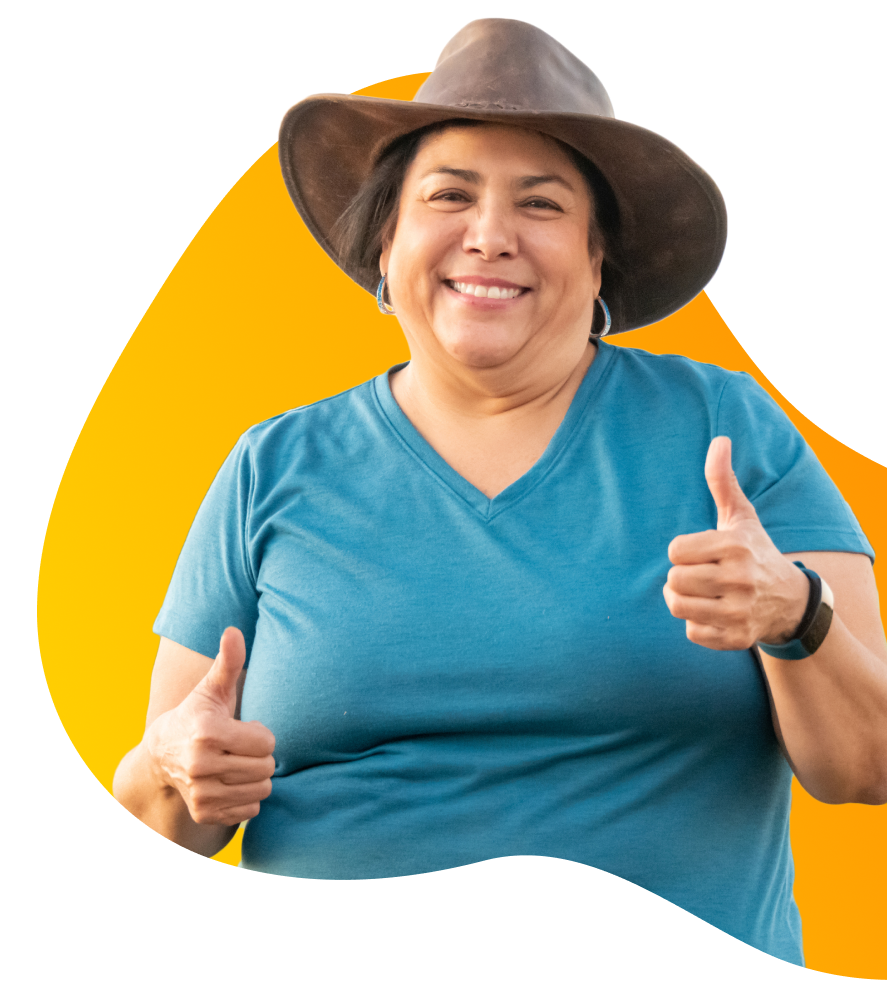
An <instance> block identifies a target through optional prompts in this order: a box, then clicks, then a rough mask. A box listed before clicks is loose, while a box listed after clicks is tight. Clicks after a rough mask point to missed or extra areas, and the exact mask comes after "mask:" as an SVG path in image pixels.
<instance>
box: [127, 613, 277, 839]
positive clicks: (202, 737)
mask: <svg viewBox="0 0 887 984" xmlns="http://www.w3.org/2000/svg"><path fill="white" fill-rule="evenodd" d="M245 661H246V646H245V644H244V641H243V635H242V634H241V632H240V630H239V629H235V628H228V629H225V632H224V633H223V635H222V640H221V645H220V647H219V654H218V656H217V657H216V659H215V661H214V663H213V665H212V667H211V668H210V671H209V673H207V675H206V676H205V677H204V678H203V679H202V680H201V681H200V683H198V684H197V686H196V687H195V688H194V689H193V690H192V691H191V693H190V694H188V696H187V697H186V698H185V699H184V700H183V701H182V703H181V704H179V705H178V707H175V708H173V709H172V710H170V711H167V712H166V713H165V714H162V715H161V716H160V717H158V718H157V720H156V721H155V722H154V724H153V725H152V726H151V728H150V729H149V732H148V735H147V736H146V737H147V738H148V750H149V754H150V756H151V760H152V762H153V764H154V768H155V774H156V777H157V779H158V781H159V782H160V783H161V784H162V785H164V786H166V787H167V788H170V789H175V790H177V791H178V793H179V794H180V795H181V797H182V799H183V800H184V801H185V804H186V806H187V807H188V811H189V813H190V814H191V817H192V819H193V820H195V821H196V822H197V823H207V824H225V825H227V826H233V825H235V824H239V823H241V822H242V821H243V820H250V819H252V818H253V817H254V816H256V814H257V813H258V812H259V805H260V804H261V801H262V800H263V799H266V798H267V797H268V796H270V795H271V776H272V774H273V772H274V755H273V754H272V753H273V752H274V735H273V734H272V733H271V732H270V731H269V730H268V728H266V727H265V726H264V725H263V724H260V723H259V722H258V721H238V720H237V719H236V718H235V716H234V714H235V709H236V706H237V682H238V679H239V677H240V674H241V671H242V670H243V664H244V662H245Z"/></svg>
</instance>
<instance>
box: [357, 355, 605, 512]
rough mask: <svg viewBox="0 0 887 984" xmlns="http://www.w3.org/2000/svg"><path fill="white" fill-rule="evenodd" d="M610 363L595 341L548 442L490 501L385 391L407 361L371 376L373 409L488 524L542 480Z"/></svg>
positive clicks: (569, 438)
mask: <svg viewBox="0 0 887 984" xmlns="http://www.w3.org/2000/svg"><path fill="white" fill-rule="evenodd" d="M612 359H613V349H612V347H611V346H609V345H607V344H606V343H600V342H599V343H598V350H597V355H596V356H595V358H594V361H593V362H592V364H591V365H590V366H589V368H588V371H587V372H586V373H585V377H584V378H583V380H582V382H581V383H580V384H579V388H578V389H577V390H576V393H575V395H574V396H573V399H572V401H571V403H570V406H569V409H568V410H567V412H566V414H565V415H564V419H563V420H562V421H561V423H560V425H559V426H558V429H557V430H556V431H555V432H554V435H553V437H552V438H551V440H550V441H549V442H548V447H546V449H545V450H544V451H543V452H542V455H541V456H540V457H539V459H538V460H537V461H536V462H535V464H534V465H533V466H532V467H531V468H530V469H529V470H528V471H526V472H524V474H523V475H521V477H520V478H518V479H517V480H516V481H515V482H512V483H511V485H509V486H507V487H506V488H504V489H503V490H502V491H501V492H500V493H499V494H498V495H497V496H495V497H494V498H492V499H489V498H488V497H487V496H485V495H484V493H483V492H481V490H480V489H479V488H477V486H475V485H472V484H471V482H469V481H468V479H466V478H463V477H462V476H461V475H460V474H459V472H457V471H456V469H455V468H453V467H452V466H451V465H449V464H448V463H447V462H446V461H445V460H444V459H443V458H442V457H441V456H440V455H439V454H438V453H437V451H435V450H434V448H433V447H432V446H431V445H430V444H429V443H428V442H427V441H426V440H425V438H424V437H422V435H421V434H420V433H419V432H418V431H417V430H416V428H415V427H414V426H413V425H412V423H411V422H410V419H409V417H407V415H406V414H405V413H404V412H403V410H401V408H400V405H399V404H398V402H397V400H395V399H394V396H393V394H392V393H391V384H390V380H389V375H390V373H392V372H394V371H395V370H397V369H402V368H403V367H404V366H405V365H408V363H406V362H403V363H400V364H399V365H397V366H392V368H391V369H389V370H388V371H387V372H384V373H382V375H381V376H376V378H375V379H374V380H373V384H374V385H373V392H374V394H375V398H376V406H377V409H378V410H379V412H380V414H381V416H382V418H383V419H384V420H385V422H386V423H387V424H388V425H389V426H390V427H391V429H392V430H393V431H394V433H395V434H396V435H397V437H398V438H399V439H400V441H401V442H402V443H403V444H404V445H405V447H406V449H407V451H408V452H410V453H411V454H412V455H413V456H415V457H416V458H417V459H418V460H419V462H421V464H422V465H424V466H425V468H427V469H428V471H429V472H431V474H432V475H433V476H434V477H435V478H436V479H437V480H438V481H439V482H440V483H441V484H442V485H444V486H445V487H446V488H448V489H449V490H450V491H451V492H453V493H454V494H455V495H456V496H458V497H459V498H460V499H462V501H463V502H465V503H466V504H467V505H468V506H470V507H471V508H472V509H473V510H474V511H475V512H477V513H478V514H479V515H480V516H481V517H482V518H483V519H485V520H487V521H489V520H491V519H493V518H494V517H495V516H498V515H499V514H500V513H501V512H503V511H504V510H505V509H508V508H510V507H511V506H513V505H514V504H515V503H516V502H519V501H520V500H521V499H523V498H524V496H526V495H527V494H528V493H529V492H531V491H532V490H533V489H534V488H536V487H537V486H538V485H539V484H540V483H541V482H542V481H544V479H545V478H546V476H547V475H548V474H549V472H550V471H551V469H552V467H553V466H554V464H555V462H556V461H557V460H558V458H560V456H561V455H562V454H563V452H564V451H565V449H566V448H567V446H568V445H569V444H570V442H571V441H572V439H573V437H574V436H575V434H576V432H577V431H578V430H579V424H580V421H581V420H582V418H583V417H584V416H585V414H586V411H588V410H589V409H590V407H593V406H594V405H595V401H592V399H591V396H592V393H593V392H594V391H595V390H596V389H597V388H598V387H599V386H600V384H601V382H602V381H603V379H604V375H605V374H606V372H607V371H608V369H609V367H610V365H611V364H612Z"/></svg>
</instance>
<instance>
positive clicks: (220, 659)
mask: <svg viewBox="0 0 887 984" xmlns="http://www.w3.org/2000/svg"><path fill="white" fill-rule="evenodd" d="M245 662H246V643H245V642H244V641H243V633H242V632H241V631H240V629H235V628H234V627H233V626H229V627H228V628H227V629H225V631H224V632H223V633H222V640H221V642H220V643H219V655H218V656H216V658H215V660H214V661H213V665H212V666H211V667H210V670H209V673H207V675H206V676H205V677H204V678H203V680H202V681H201V687H202V689H203V692H204V693H205V694H206V695H207V696H209V697H211V698H213V699H214V700H216V701H219V702H220V703H223V704H225V705H227V707H228V713H229V714H230V715H231V716H232V717H233V716H234V709H235V707H236V706H237V681H238V680H239V679H240V673H241V671H242V670H243V664H244V663H245Z"/></svg>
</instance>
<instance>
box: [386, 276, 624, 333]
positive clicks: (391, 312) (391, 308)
mask: <svg viewBox="0 0 887 984" xmlns="http://www.w3.org/2000/svg"><path fill="white" fill-rule="evenodd" d="M387 279H388V274H387V273H383V274H382V279H381V280H380V281H379V287H378V289H377V290H376V304H378V305H379V310H380V311H381V312H382V314H394V308H393V307H392V306H391V305H390V304H389V303H388V301H386V300H385V281H386V280H387ZM390 296H391V295H390V294H389V297H390ZM607 323H608V324H609V322H607Z"/></svg>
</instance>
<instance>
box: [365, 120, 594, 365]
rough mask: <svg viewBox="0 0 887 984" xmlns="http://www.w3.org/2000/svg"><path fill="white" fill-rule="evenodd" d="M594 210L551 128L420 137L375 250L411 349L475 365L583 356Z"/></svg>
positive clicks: (590, 307) (491, 128) (590, 303)
mask: <svg viewBox="0 0 887 984" xmlns="http://www.w3.org/2000/svg"><path fill="white" fill-rule="evenodd" d="M591 216H592V205H591V200H590V197H589V192H588V187H587V185H586V183H585V180H584V178H583V177H582V175H581V174H580V173H579V171H578V170H577V169H576V167H575V166H574V165H573V163H572V162H571V161H570V159H569V157H568V156H567V154H566V153H565V152H564V151H563V149H562V148H561V147H560V146H559V145H558V144H557V143H556V142H555V141H554V140H551V139H549V138H547V137H544V136H542V135H541V134H537V133H534V132H532V131H530V130H524V129H520V128H519V127H513V126H505V125H497V124H490V125H483V126H477V127H464V128H460V127H454V128H451V129H447V130H443V131H442V132H439V133H435V134H432V135H430V136H429V137H427V138H426V139H425V141H424V142H423V143H422V144H421V145H420V147H419V151H418V153H417V154H416V157H415V158H414V160H413V162H412V164H411V165H410V167H409V169H408V170H407V173H406V176H405V178H404V183H403V188H402V190H401V198H400V208H399V212H398V215H397V225H396V227H395V230H394V234H393V236H392V237H391V240H390V241H389V242H388V243H387V245H386V247H385V249H384V251H383V253H382V256H381V260H380V267H381V270H382V273H387V275H388V284H389V290H390V294H391V300H392V304H393V305H394V309H395V311H396V312H397V314H398V317H399V320H400V323H401V325H402V326H403V328H404V331H405V332H406V334H407V337H408V340H409V342H410V349H411V352H412V355H413V358H414V359H415V358H416V356H417V355H419V354H420V352H421V353H427V354H429V355H431V356H432V357H434V358H435V360H437V359H439V358H440V356H441V355H444V354H445V355H446V356H448V357H449V358H451V359H455V360H456V361H457V362H459V363H462V364H463V365H465V366H470V367H474V368H479V369H481V368H493V367H498V366H504V365H506V364H508V363H509V362H511V361H512V360H515V359H517V360H519V361H520V362H523V361H525V360H527V359H528V360H532V361H531V363H528V364H538V363H539V362H540V360H542V361H545V360H547V359H558V358H559V357H561V356H562V355H564V354H567V355H568V354H569V353H570V352H575V353H577V358H578V357H581V354H582V353H583V352H584V350H585V346H586V343H587V338H588V333H589V331H590V328H591V321H592V315H593V311H594V300H595V298H596V297H597V295H598V291H599V289H600V279H601V278H600V271H601V259H602V257H601V255H600V253H598V254H597V255H590V254H589V248H588V232H589V222H590V220H591ZM497 295H498V296H497Z"/></svg>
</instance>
